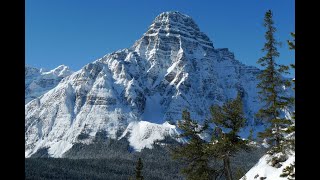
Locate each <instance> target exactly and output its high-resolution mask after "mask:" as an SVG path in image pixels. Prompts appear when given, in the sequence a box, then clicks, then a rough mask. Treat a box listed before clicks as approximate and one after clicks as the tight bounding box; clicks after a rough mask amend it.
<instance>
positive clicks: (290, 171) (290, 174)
mask: <svg viewBox="0 0 320 180" xmlns="http://www.w3.org/2000/svg"><path fill="white" fill-rule="evenodd" d="M280 177H287V178H288V180H294V179H295V178H296V177H295V162H293V164H290V165H289V166H287V167H285V168H284V169H283V170H282V174H280Z"/></svg>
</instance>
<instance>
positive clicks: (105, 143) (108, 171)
mask: <svg viewBox="0 0 320 180" xmlns="http://www.w3.org/2000/svg"><path fill="white" fill-rule="evenodd" d="M97 139H98V138H97ZM160 142H161V143H167V144H170V145H173V143H176V141H174V140H172V139H170V138H167V139H165V140H163V141H160ZM176 145H177V144H176ZM41 151H42V152H41V154H42V155H43V154H47V152H45V151H46V150H45V149H43V150H41ZM265 152H266V150H265V149H264V148H256V149H255V150H254V151H253V152H251V153H250V154H249V153H247V152H240V153H238V155H237V156H236V157H233V158H232V163H231V166H232V168H233V169H239V171H240V170H241V171H242V172H243V173H245V172H246V171H248V170H249V169H250V168H251V167H252V166H253V165H254V164H255V163H256V162H257V161H258V160H259V158H260V157H261V156H262V155H263V154H264V153H265ZM41 157H42V158H39V157H36V156H33V158H27V159H26V161H25V175H26V179H43V180H46V179H110V180H111V179H120V180H121V179H126V180H127V179H129V178H133V179H135V167H136V164H137V161H138V158H141V160H142V162H143V169H142V175H143V177H144V179H145V180H148V179H152V180H156V179H159V180H160V179H162V180H164V179H173V180H175V179H176V180H178V179H179V180H181V179H185V178H184V177H183V175H182V174H181V173H180V169H181V168H182V167H183V166H184V165H185V164H183V163H181V162H177V161H176V160H173V159H172V158H171V156H170V149H169V146H160V145H157V143H155V144H154V148H153V149H143V150H142V151H141V152H132V149H130V146H129V143H128V141H127V140H126V138H124V139H122V140H120V141H118V140H113V139H107V138H106V139H100V140H97V141H95V143H93V144H89V145H85V144H76V145H74V146H73V147H72V148H71V149H70V150H69V151H68V152H67V153H66V154H65V156H64V158H44V156H41ZM236 173H237V172H234V174H235V175H236ZM222 179H223V178H222Z"/></svg>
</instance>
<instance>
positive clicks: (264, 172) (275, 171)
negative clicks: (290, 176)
mask: <svg viewBox="0 0 320 180" xmlns="http://www.w3.org/2000/svg"><path fill="white" fill-rule="evenodd" d="M271 158H272V156H270V155H267V154H266V155H264V156H263V157H261V159H260V160H259V162H258V163H257V164H256V165H255V166H254V167H253V168H251V169H250V170H249V171H248V172H247V173H246V175H245V177H246V179H247V180H250V179H260V178H261V177H266V179H272V180H286V179H287V178H286V177H280V174H282V170H283V169H284V168H285V167H287V166H289V165H290V164H292V163H293V162H294V161H295V153H294V152H293V153H292V154H291V155H290V156H289V157H288V159H287V160H286V161H285V162H283V163H282V166H281V167H280V168H275V167H272V166H271V165H269V164H268V163H267V161H268V160H270V159H271ZM240 180H245V178H244V177H242V178H241V179H240Z"/></svg>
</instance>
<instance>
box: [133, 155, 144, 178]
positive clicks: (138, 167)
mask: <svg viewBox="0 0 320 180" xmlns="http://www.w3.org/2000/svg"><path fill="white" fill-rule="evenodd" d="M142 168H143V164H142V160H141V158H139V159H138V162H137V165H136V169H135V172H136V180H143V176H142Z"/></svg>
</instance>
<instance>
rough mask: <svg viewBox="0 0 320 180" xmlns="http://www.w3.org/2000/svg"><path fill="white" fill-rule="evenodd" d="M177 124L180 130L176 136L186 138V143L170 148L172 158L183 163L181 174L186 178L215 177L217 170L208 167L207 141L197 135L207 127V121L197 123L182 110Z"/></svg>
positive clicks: (204, 179) (203, 178)
mask: <svg viewBox="0 0 320 180" xmlns="http://www.w3.org/2000/svg"><path fill="white" fill-rule="evenodd" d="M177 126H178V128H179V129H180V131H181V133H180V134H179V135H178V138H184V139H185V140H187V143H185V144H181V145H179V146H177V147H174V148H172V155H173V158H174V159H177V160H179V161H181V162H182V163H183V164H184V165H185V167H184V168H183V169H182V171H181V172H182V174H184V175H186V177H187V179H188V180H208V179H215V178H216V177H217V175H218V171H217V170H214V169H213V168H212V167H210V156H209V154H208V153H207V152H206V149H207V147H208V143H206V142H205V141H204V140H203V139H201V137H200V136H199V135H200V134H201V133H203V132H204V131H206V130H207V129H208V127H209V126H208V123H204V125H203V126H201V125H199V124H198V122H197V121H195V120H192V119H191V117H190V113H189V112H188V111H186V110H184V111H183V112H182V120H180V121H178V125H177Z"/></svg>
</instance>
